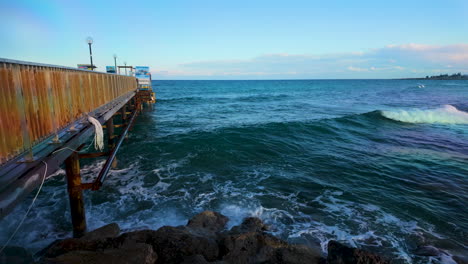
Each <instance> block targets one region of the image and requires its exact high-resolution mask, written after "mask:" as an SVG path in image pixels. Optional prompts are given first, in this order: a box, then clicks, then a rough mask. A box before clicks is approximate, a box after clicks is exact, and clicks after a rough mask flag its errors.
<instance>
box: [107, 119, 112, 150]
mask: <svg viewBox="0 0 468 264" xmlns="http://www.w3.org/2000/svg"><path fill="white" fill-rule="evenodd" d="M106 129H107V145H108V146H109V149H112V148H113V147H114V118H113V117H111V118H109V120H107V122H106Z"/></svg>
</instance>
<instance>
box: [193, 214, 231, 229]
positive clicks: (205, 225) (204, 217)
mask: <svg viewBox="0 0 468 264" xmlns="http://www.w3.org/2000/svg"><path fill="white" fill-rule="evenodd" d="M228 221H229V219H228V218H227V217H226V216H224V215H222V214H220V213H217V212H213V211H204V212H202V213H199V214H197V215H196V216H194V217H193V218H192V219H190V220H189V221H188V224H187V227H189V228H194V229H197V228H200V229H205V230H207V231H210V232H214V233H217V232H221V231H222V230H223V229H224V227H225V226H226V223H227V222H228Z"/></svg>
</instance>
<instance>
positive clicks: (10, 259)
mask: <svg viewBox="0 0 468 264" xmlns="http://www.w3.org/2000/svg"><path fill="white" fill-rule="evenodd" d="M0 249H1V246H0ZM32 262H33V257H32V255H31V253H29V251H27V250H26V249H25V248H22V247H15V246H7V247H5V249H3V251H2V252H1V253H0V264H9V263H18V264H22V263H24V264H29V263H32Z"/></svg>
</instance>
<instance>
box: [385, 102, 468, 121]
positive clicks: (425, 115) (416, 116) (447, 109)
mask: <svg viewBox="0 0 468 264" xmlns="http://www.w3.org/2000/svg"><path fill="white" fill-rule="evenodd" d="M382 115H383V116H384V117H386V118H389V119H393V120H396V121H401V122H406V123H431V124H433V123H440V124H468V113H466V112H463V111H460V110H458V109H457V108H456V107H455V106H452V105H444V106H443V107H441V108H437V109H429V110H420V109H415V110H397V111H382Z"/></svg>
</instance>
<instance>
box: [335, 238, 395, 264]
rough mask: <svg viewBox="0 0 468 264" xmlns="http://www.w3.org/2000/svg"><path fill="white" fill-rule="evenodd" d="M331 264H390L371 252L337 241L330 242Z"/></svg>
mask: <svg viewBox="0 0 468 264" xmlns="http://www.w3.org/2000/svg"><path fill="white" fill-rule="evenodd" d="M327 263H329V264H389V263H390V262H388V261H386V260H384V259H383V258H381V257H380V256H378V255H375V254H372V253H370V252H367V251H364V250H361V249H357V248H351V247H347V246H345V245H342V244H340V243H338V242H336V241H333V240H331V241H330V242H328V257H327Z"/></svg>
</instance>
